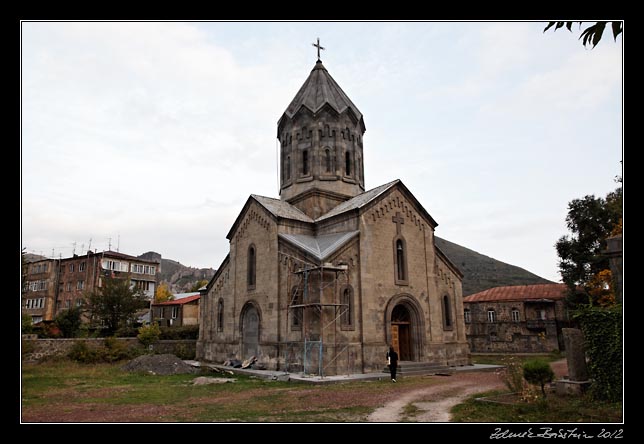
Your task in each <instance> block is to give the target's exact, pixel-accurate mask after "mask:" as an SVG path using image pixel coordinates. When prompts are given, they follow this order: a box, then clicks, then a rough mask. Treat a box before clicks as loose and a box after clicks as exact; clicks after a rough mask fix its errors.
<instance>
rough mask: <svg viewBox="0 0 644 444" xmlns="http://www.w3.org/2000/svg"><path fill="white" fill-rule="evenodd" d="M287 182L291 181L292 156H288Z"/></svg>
mask: <svg viewBox="0 0 644 444" xmlns="http://www.w3.org/2000/svg"><path fill="white" fill-rule="evenodd" d="M286 180H291V156H286Z"/></svg>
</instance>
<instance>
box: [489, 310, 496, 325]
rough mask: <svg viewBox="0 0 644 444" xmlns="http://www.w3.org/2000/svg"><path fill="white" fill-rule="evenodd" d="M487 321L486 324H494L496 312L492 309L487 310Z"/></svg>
mask: <svg viewBox="0 0 644 444" xmlns="http://www.w3.org/2000/svg"><path fill="white" fill-rule="evenodd" d="M487 321H488V322H496V311H494V309H492V308H488V310H487Z"/></svg>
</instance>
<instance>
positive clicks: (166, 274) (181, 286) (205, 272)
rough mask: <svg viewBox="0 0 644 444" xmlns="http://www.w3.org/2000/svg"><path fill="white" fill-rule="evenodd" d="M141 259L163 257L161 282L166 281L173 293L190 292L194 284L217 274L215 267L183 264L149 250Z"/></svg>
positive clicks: (160, 274)
mask: <svg viewBox="0 0 644 444" xmlns="http://www.w3.org/2000/svg"><path fill="white" fill-rule="evenodd" d="M138 257H140V258H141V259H148V260H159V259H161V272H160V273H159V283H162V282H166V283H167V284H168V287H169V289H170V291H171V292H172V293H173V294H176V293H186V292H189V291H190V289H191V288H192V286H193V285H194V284H195V283H196V282H198V281H200V280H206V281H209V280H210V278H212V277H213V276H214V275H215V269H213V268H194V267H189V266H186V265H183V264H181V263H180V262H177V261H174V260H172V259H164V258H162V257H161V255H160V254H159V253H155V252H154V251H148V252H147V253H143V254H141V255H140V256H138Z"/></svg>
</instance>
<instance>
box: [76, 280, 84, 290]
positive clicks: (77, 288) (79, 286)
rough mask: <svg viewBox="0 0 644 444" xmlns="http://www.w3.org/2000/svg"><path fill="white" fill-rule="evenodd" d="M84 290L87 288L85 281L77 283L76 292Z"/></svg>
mask: <svg viewBox="0 0 644 444" xmlns="http://www.w3.org/2000/svg"><path fill="white" fill-rule="evenodd" d="M83 288H85V281H78V282H76V290H82V289H83Z"/></svg>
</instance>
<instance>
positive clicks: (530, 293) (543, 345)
mask: <svg viewBox="0 0 644 444" xmlns="http://www.w3.org/2000/svg"><path fill="white" fill-rule="evenodd" d="M566 292H567V287H566V285H565V284H539V285H514V286H508V287H495V288H490V289H488V290H485V291H481V292H479V293H475V294H472V295H469V296H467V297H465V298H463V306H464V313H463V314H464V316H463V317H464V320H465V331H466V335H467V341H468V343H469V346H470V351H471V352H472V353H490V352H491V353H549V352H551V351H553V350H563V340H562V338H561V329H562V328H566V327H569V326H570V321H569V318H568V312H567V310H566V307H565V301H564V299H565V297H566Z"/></svg>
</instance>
